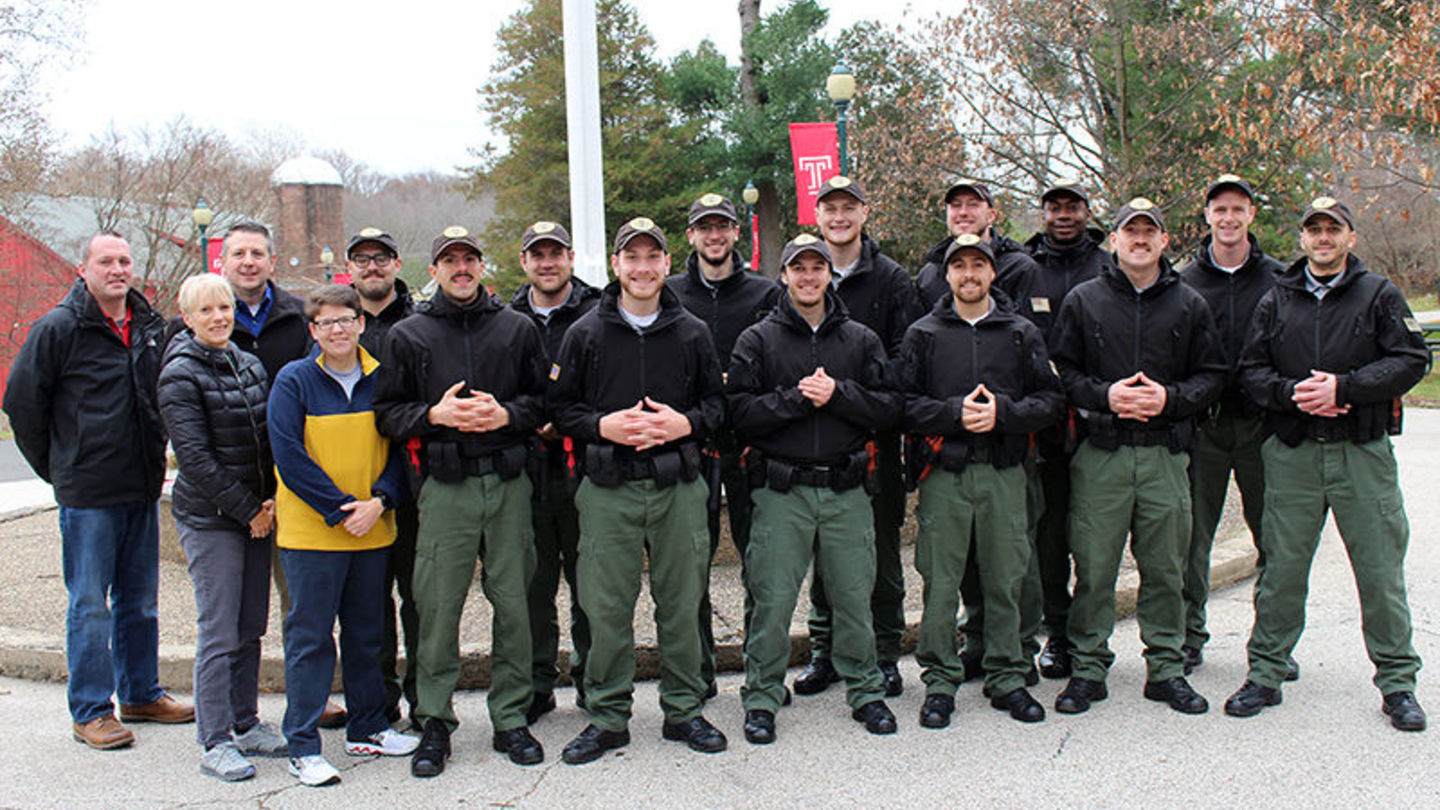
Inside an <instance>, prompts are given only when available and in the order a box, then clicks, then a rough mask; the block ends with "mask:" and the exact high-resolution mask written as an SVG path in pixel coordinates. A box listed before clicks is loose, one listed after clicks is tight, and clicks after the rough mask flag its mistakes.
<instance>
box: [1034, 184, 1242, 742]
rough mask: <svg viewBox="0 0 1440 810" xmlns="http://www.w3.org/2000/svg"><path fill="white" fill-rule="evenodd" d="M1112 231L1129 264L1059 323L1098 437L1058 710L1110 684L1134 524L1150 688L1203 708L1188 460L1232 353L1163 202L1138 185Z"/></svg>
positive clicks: (1073, 394) (1083, 493)
mask: <svg viewBox="0 0 1440 810" xmlns="http://www.w3.org/2000/svg"><path fill="white" fill-rule="evenodd" d="M1110 238H1111V241H1112V242H1113V243H1114V245H1115V261H1116V263H1117V265H1118V268H1106V269H1105V270H1103V271H1101V275H1100V276H1099V277H1097V278H1094V279H1091V280H1090V281H1087V282H1085V283H1084V284H1081V285H1080V286H1078V287H1076V288H1075V289H1074V290H1072V291H1071V292H1070V294H1069V295H1068V296H1066V298H1065V303H1064V304H1062V305H1061V307H1060V316H1059V318H1057V319H1056V323H1055V328H1054V330H1053V331H1052V332H1051V335H1050V350H1051V355H1052V356H1053V357H1054V359H1055V365H1056V366H1057V367H1058V368H1059V370H1060V378H1061V380H1062V381H1063V382H1064V385H1065V391H1066V393H1067V394H1068V396H1069V400H1070V403H1071V404H1072V405H1073V406H1074V407H1075V408H1076V409H1078V414H1077V416H1076V420H1077V421H1078V422H1081V423H1083V425H1084V436H1085V438H1084V440H1083V441H1082V442H1081V444H1080V446H1079V447H1078V448H1077V449H1076V450H1075V455H1074V458H1073V459H1072V460H1071V462H1070V480H1071V482H1072V485H1073V486H1072V490H1071V495H1072V503H1074V504H1075V505H1076V507H1077V508H1075V509H1072V510H1070V545H1071V553H1073V554H1074V556H1075V601H1074V603H1073V604H1072V605H1071V608H1070V619H1069V626H1068V628H1067V629H1068V633H1067V635H1068V637H1069V639H1070V642H1071V644H1072V645H1073V649H1072V651H1071V656H1072V665H1073V672H1072V674H1071V677H1070V681H1069V683H1068V684H1066V686H1065V689H1064V690H1062V691H1061V692H1060V695H1059V697H1058V698H1056V700H1055V709H1056V710H1057V711H1059V712H1062V713H1065V714H1079V713H1080V712H1084V711H1086V710H1088V709H1089V708H1090V704H1091V703H1093V702H1095V701H1099V700H1104V699H1105V697H1106V689H1105V676H1106V673H1107V672H1108V671H1109V669H1110V665H1111V664H1112V663H1113V662H1114V660H1115V654H1114V653H1112V652H1111V651H1110V647H1109V638H1110V633H1111V632H1112V631H1113V630H1114V629H1115V580H1116V577H1117V576H1118V574H1119V572H1120V558H1121V555H1122V554H1123V553H1124V551H1125V539H1126V537H1127V536H1130V537H1131V542H1130V549H1131V551H1132V552H1133V553H1134V555H1135V563H1136V566H1137V567H1138V568H1139V570H1140V595H1139V600H1138V604H1137V606H1136V615H1137V617H1138V619H1139V622H1140V637H1141V640H1143V641H1144V642H1145V665H1146V677H1145V697H1146V698H1148V699H1150V700H1156V701H1163V702H1165V703H1167V704H1169V706H1170V708H1172V709H1174V710H1175V711H1179V712H1185V713H1187V714H1200V713H1203V712H1205V711H1207V710H1208V708H1209V704H1207V703H1206V701H1205V698H1203V697H1201V696H1200V695H1198V694H1196V693H1195V691H1194V690H1193V689H1191V688H1190V684H1189V683H1188V682H1186V680H1185V677H1184V666H1185V660H1184V654H1183V653H1181V652H1180V647H1181V645H1182V644H1183V643H1184V641H1185V604H1184V600H1183V598H1182V597H1181V586H1182V580H1183V574H1182V569H1183V565H1182V560H1183V559H1184V556H1185V547H1186V543H1187V542H1188V540H1189V535H1190V520H1191V517H1190V485H1189V482H1188V481H1187V480H1186V474H1185V470H1186V467H1187V466H1188V464H1189V450H1190V447H1191V446H1192V445H1193V443H1194V433H1195V419H1196V417H1197V416H1198V415H1199V414H1200V413H1202V412H1203V411H1204V409H1205V408H1206V407H1208V406H1209V405H1210V403H1211V402H1213V401H1214V400H1215V398H1216V397H1217V396H1219V394H1220V389H1221V387H1222V386H1223V385H1224V381H1225V359H1224V356H1223V355H1222V353H1221V351H1220V346H1219V335H1218V333H1217V332H1216V331H1215V320H1214V318H1213V317H1212V316H1211V314H1210V307H1209V306H1207V305H1206V304H1205V299H1204V298H1202V297H1201V296H1200V294H1199V293H1197V292H1195V291H1194V290H1192V289H1191V288H1190V287H1188V286H1186V285H1184V284H1182V283H1181V282H1180V276H1179V274H1178V273H1176V272H1175V271H1174V270H1173V269H1172V268H1171V267H1170V263H1169V262H1168V261H1167V260H1166V259H1165V258H1164V256H1163V251H1164V250H1165V247H1166V246H1167V245H1168V244H1169V242H1170V240H1169V236H1168V234H1167V233H1166V232H1165V219H1164V217H1163V216H1161V214H1160V210H1159V209H1158V208H1157V207H1156V206H1155V204H1154V203H1152V202H1151V201H1150V200H1147V199H1145V198H1144V197H1137V198H1135V199H1133V200H1131V201H1130V202H1128V203H1126V204H1125V205H1124V206H1122V207H1121V208H1120V211H1119V212H1118V213H1117V214H1116V217H1115V230H1114V232H1113V233H1112V234H1111V237H1110ZM1081 505H1083V508H1080V507H1081Z"/></svg>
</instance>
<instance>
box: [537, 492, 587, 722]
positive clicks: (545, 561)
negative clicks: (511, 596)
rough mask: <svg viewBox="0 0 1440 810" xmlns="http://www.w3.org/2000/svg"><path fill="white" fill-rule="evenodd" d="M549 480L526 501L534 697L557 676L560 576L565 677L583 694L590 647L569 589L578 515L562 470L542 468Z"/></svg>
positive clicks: (572, 587) (544, 692) (545, 691)
mask: <svg viewBox="0 0 1440 810" xmlns="http://www.w3.org/2000/svg"><path fill="white" fill-rule="evenodd" d="M543 474H544V475H548V476H549V477H550V478H549V480H548V481H547V482H546V484H547V486H546V487H544V489H545V493H544V497H543V498H542V497H540V494H539V493H538V492H537V493H536V496H535V498H534V499H533V500H532V501H531V514H532V515H533V523H534V525H535V574H534V575H533V576H532V577H531V579H530V588H529V594H528V601H529V605H530V642H531V644H532V645H533V649H534V654H533V658H532V661H531V665H530V681H531V684H532V685H533V688H534V690H535V694H537V695H547V694H550V693H551V692H553V691H554V689H555V681H556V679H558V678H559V677H560V669H559V666H558V665H557V661H556V659H557V657H558V656H559V652H560V621H559V616H558V615H557V612H556V609H555V595H556V593H557V592H558V591H559V589H560V580H561V578H562V577H563V578H564V580H565V586H566V588H568V589H569V591H570V646H571V648H572V649H571V654H570V679H571V680H572V681H573V682H574V684H575V688H576V690H577V692H578V693H579V694H580V695H582V696H583V695H584V694H585V690H584V684H583V681H582V679H583V678H584V676H585V654H586V652H588V651H589V649H590V624H589V622H587V621H586V620H585V611H583V610H581V609H580V600H579V597H578V596H577V595H576V589H575V563H576V553H577V549H578V546H579V543H580V516H579V515H578V514H576V512H575V497H574V496H573V495H571V494H570V491H569V490H568V489H567V485H566V483H565V478H564V476H563V474H560V473H558V472H556V471H555V470H553V469H548V468H547V469H545V470H544V471H543Z"/></svg>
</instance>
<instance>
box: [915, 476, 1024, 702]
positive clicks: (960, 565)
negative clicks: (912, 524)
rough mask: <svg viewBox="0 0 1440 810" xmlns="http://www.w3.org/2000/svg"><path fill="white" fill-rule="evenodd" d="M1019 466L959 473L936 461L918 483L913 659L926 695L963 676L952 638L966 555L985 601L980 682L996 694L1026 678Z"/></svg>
mask: <svg viewBox="0 0 1440 810" xmlns="http://www.w3.org/2000/svg"><path fill="white" fill-rule="evenodd" d="M1025 491H1026V487H1025V471H1024V469H1023V468H1021V467H1018V466H1017V467H1007V468H1004V469H996V468H994V467H992V466H990V465H988V464H972V465H969V466H967V467H966V468H965V470H964V471H963V472H961V473H959V474H956V473H953V472H950V471H948V470H942V469H935V470H932V471H931V473H930V475H929V476H927V477H926V479H925V480H924V481H922V482H921V483H920V503H919V505H918V506H917V508H916V510H915V516H916V519H917V520H918V521H919V524H920V533H919V535H918V537H917V538H916V541H915V567H916V569H918V570H919V572H920V576H921V577H922V578H923V579H924V581H925V588H924V599H925V612H924V615H923V617H922V618H921V620H920V641H919V644H918V646H917V647H916V649H915V660H916V662H918V663H919V664H920V666H921V667H922V669H923V671H922V672H921V674H920V679H921V680H922V681H924V682H925V693H926V694H929V695H954V694H955V691H956V689H958V688H959V686H960V684H961V683H962V682H963V681H964V679H965V670H964V666H963V665H962V664H961V662H960V655H959V653H958V652H957V650H956V645H955V615H956V613H957V612H958V611H959V608H960V581H961V579H962V578H963V577H964V574H965V568H966V562H967V560H968V559H969V558H971V557H972V556H973V557H974V558H975V559H976V562H977V564H978V569H979V582H980V586H981V591H982V593H983V594H984V602H985V658H984V668H985V673H986V674H985V685H986V686H988V687H989V688H990V693H991V694H995V695H1003V694H1005V693H1007V692H1011V691H1014V690H1016V689H1020V688H1022V687H1024V686H1025V674H1026V673H1027V672H1028V671H1029V669H1030V665H1029V660H1028V659H1027V658H1026V657H1025V653H1024V651H1023V649H1022V646H1021V643H1020V595H1021V591H1022V589H1023V587H1024V581H1025V578H1026V575H1027V572H1028V571H1029V570H1030V556H1031V555H1030V539H1029V537H1028V535H1027V534H1026V528H1027V526H1028V524H1029V520H1028V518H1027V515H1028V510H1027V509H1026V504H1025Z"/></svg>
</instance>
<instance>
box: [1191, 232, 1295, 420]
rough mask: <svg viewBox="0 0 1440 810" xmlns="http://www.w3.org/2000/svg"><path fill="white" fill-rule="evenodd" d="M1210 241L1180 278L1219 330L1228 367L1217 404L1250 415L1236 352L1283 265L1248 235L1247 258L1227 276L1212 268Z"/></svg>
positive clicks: (1250, 404)
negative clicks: (1207, 307) (1198, 296)
mask: <svg viewBox="0 0 1440 810" xmlns="http://www.w3.org/2000/svg"><path fill="white" fill-rule="evenodd" d="M1210 242H1211V237H1210V236H1208V235H1207V236H1206V237H1205V238H1204V239H1202V240H1201V242H1200V247H1199V248H1198V249H1196V251H1195V256H1194V257H1193V258H1192V259H1191V260H1190V262H1189V263H1188V264H1186V265H1185V266H1184V267H1183V268H1181V270H1180V279H1181V280H1182V281H1184V282H1185V283H1186V284H1189V285H1190V286H1191V287H1193V288H1194V289H1195V291H1196V292H1198V293H1200V294H1201V295H1202V296H1204V297H1205V303H1207V304H1209V305H1210V313H1211V314H1212V315H1214V316H1215V325H1216V328H1217V329H1219V330H1220V345H1221V348H1222V349H1224V351H1225V365H1226V366H1227V367H1228V368H1229V373H1228V374H1227V375H1226V378H1225V391H1224V393H1222V394H1221V396H1220V402H1221V403H1222V404H1223V405H1225V406H1227V407H1238V408H1241V409H1243V410H1246V411H1250V412H1253V411H1254V409H1255V405H1254V403H1253V402H1251V401H1250V398H1249V397H1248V396H1246V395H1245V392H1244V391H1243V390H1242V389H1241V387H1240V352H1241V350H1242V349H1244V348H1245V338H1246V337H1248V336H1249V334H1250V316H1252V315H1254V314H1255V306H1256V305H1257V304H1259V303H1260V299H1261V298H1262V297H1264V295H1265V293H1267V292H1270V288H1271V287H1274V286H1275V277H1276V276H1278V275H1279V274H1280V273H1281V272H1283V271H1284V270H1285V265H1283V264H1281V263H1280V262H1278V261H1276V260H1275V259H1272V258H1270V257H1269V256H1266V255H1265V251H1263V250H1261V249H1260V243H1259V242H1257V241H1256V240H1255V236H1254V235H1253V234H1251V235H1250V256H1249V257H1248V258H1247V259H1246V260H1245V264H1244V265H1243V266H1241V267H1240V269H1239V270H1236V271H1235V272H1233V273H1227V272H1225V271H1224V270H1221V269H1220V268H1219V267H1217V266H1215V260H1214V259H1213V258H1212V257H1211V256H1210Z"/></svg>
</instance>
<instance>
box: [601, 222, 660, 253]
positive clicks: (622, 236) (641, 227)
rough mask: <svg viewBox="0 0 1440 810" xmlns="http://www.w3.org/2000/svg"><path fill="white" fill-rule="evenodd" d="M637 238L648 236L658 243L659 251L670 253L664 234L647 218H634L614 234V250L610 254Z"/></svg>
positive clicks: (617, 251)
mask: <svg viewBox="0 0 1440 810" xmlns="http://www.w3.org/2000/svg"><path fill="white" fill-rule="evenodd" d="M637 236H648V237H650V238H651V239H654V240H655V241H656V242H659V243H660V250H662V251H664V252H665V253H669V252H670V243H669V242H666V241H665V232H664V231H662V230H660V226H659V225H656V224H655V221H654V220H652V219H650V218H649V217H635V218H634V219H632V220H630V221H629V222H627V223H625V224H624V225H621V226H620V230H619V231H616V233H615V249H614V250H611V251H610V252H611V253H619V252H620V251H621V250H623V249H624V248H625V246H626V245H628V244H630V241H631V240H632V239H634V238H635V237H637Z"/></svg>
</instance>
